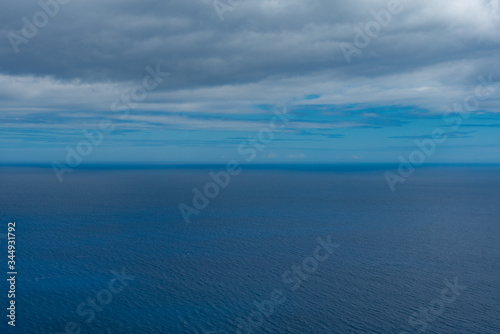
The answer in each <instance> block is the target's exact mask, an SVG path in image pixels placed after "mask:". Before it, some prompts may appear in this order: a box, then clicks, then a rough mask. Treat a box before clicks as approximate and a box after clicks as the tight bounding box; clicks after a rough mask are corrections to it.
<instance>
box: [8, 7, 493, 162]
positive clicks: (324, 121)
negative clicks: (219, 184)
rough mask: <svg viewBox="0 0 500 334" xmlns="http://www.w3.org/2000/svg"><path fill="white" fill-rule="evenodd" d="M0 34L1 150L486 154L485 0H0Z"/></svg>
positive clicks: (489, 101) (155, 158) (102, 154)
mask: <svg viewBox="0 0 500 334" xmlns="http://www.w3.org/2000/svg"><path fill="white" fill-rule="evenodd" d="M0 34H1V36H0V162H3V163H53V162H61V163H65V162H66V163H67V161H68V160H67V159H68V155H70V154H78V155H79V158H76V159H77V160H78V163H99V162H106V163H115V162H144V163H185V162H186V163H225V162H227V161H229V160H231V159H235V160H237V161H241V162H251V163H338V162H356V163H357V162H398V161H400V159H401V157H403V158H404V159H408V158H409V157H410V156H411V154H412V152H414V151H415V150H424V149H421V148H420V146H419V145H422V143H427V144H428V146H427V147H428V148H429V149H428V151H423V152H424V153H425V162H426V163H454V162H467V163H498V162H500V140H499V139H500V132H499V129H500V84H499V83H498V82H500V60H499V55H500V8H499V0H455V1H449V0H446V1H445V0H421V1H410V0H401V1H399V3H398V1H397V0H390V1H388V0H384V1H379V0H371V1H367V0H349V1H347V0H346V1H332V0H307V1H306V0H303V1H298V0H215V1H214V0H182V1H180V0H165V1H152V0H145V1H123V0H120V1H118V0H108V1H95V0H85V1H83V0H58V1H56V0H41V1H26V0H4V1H2V2H1V3H0ZM273 120H274V121H273ZM276 120H278V122H276ZM419 143H420V144H419ZM252 150H255V153H256V154H255V157H252V156H251V154H250V153H248V152H251V151H252ZM70 152H72V153H70ZM75 152H76V153H75Z"/></svg>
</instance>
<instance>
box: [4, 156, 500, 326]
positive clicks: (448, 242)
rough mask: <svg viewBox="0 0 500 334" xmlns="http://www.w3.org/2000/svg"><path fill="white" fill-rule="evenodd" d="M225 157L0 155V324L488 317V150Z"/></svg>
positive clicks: (499, 239) (493, 287)
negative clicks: (213, 161)
mask: <svg viewBox="0 0 500 334" xmlns="http://www.w3.org/2000/svg"><path fill="white" fill-rule="evenodd" d="M224 168H225V166H215V165H214V166H170V167H162V166H121V167H120V166H106V167H99V166H95V167H92V168H90V167H89V168H82V169H78V170H75V171H74V172H73V173H71V174H67V175H65V178H64V181H63V182H62V183H60V182H59V181H58V180H57V178H56V176H55V174H54V173H53V171H52V169H51V168H42V167H28V166H25V167H22V166H4V167H1V168H0V184H1V187H0V222H1V224H0V237H1V238H0V244H1V249H3V250H2V253H0V256H1V258H3V262H2V265H1V267H2V268H4V269H3V270H2V271H3V274H2V275H3V276H4V277H5V278H9V277H8V275H7V272H8V269H7V261H8V258H7V256H8V253H7V238H6V234H7V228H8V223H9V222H15V223H16V225H15V240H16V253H15V255H16V270H17V275H16V283H15V294H16V297H15V301H16V304H15V306H16V318H15V327H13V326H10V325H8V324H7V322H8V321H9V318H8V317H6V315H7V314H8V313H7V312H8V310H6V308H7V307H9V304H8V303H9V299H8V298H7V292H8V291H9V284H8V283H7V281H6V279H2V281H3V283H2V285H0V288H1V289H2V293H1V295H2V297H1V298H0V302H1V303H2V304H1V309H2V310H4V311H3V312H4V314H2V317H1V319H2V321H1V322H2V323H1V324H0V331H1V332H2V333H29V334H37V333H71V334H77V333H103V334H110V333H191V334H196V333H203V334H233V333H245V334H246V333H291V334H299V333H300V334H303V333H311V334H321V333H380V334H382V333H383V334H387V333H397V334H401V333H429V334H431V333H454V334H456V333H467V334H471V333H491V334H498V333H500V247H499V245H500V218H499V217H500V166H466V165H459V166H452V165H447V166H428V167H421V168H418V169H416V170H415V173H414V174H413V175H412V176H410V177H408V178H407V179H406V180H405V182H404V183H399V184H398V185H397V186H396V190H395V191H394V192H392V191H391V190H390V188H389V187H388V184H387V182H386V179H385V177H384V172H385V171H386V169H387V168H389V167H387V166H383V165H359V166H349V165H331V166H327V165H325V166H290V165H282V166H244V167H243V169H242V171H241V173H239V174H238V175H233V176H231V177H230V181H229V183H228V184H227V186H225V187H224V188H222V187H220V189H219V190H218V191H217V192H216V191H215V190H213V189H212V193H211V194H212V195H213V194H215V193H216V195H215V196H213V198H208V197H207V196H205V197H207V198H205V199H206V200H205V201H204V200H200V199H199V200H198V201H199V202H198V208H196V207H195V205H193V198H194V197H195V196H196V191H195V190H193V189H198V190H200V192H202V193H203V188H204V186H205V185H206V184H207V183H209V182H212V178H211V176H210V175H209V173H210V172H211V171H213V172H215V173H218V172H220V171H221V170H224ZM221 182H222V181H221ZM209 188H210V187H209ZM209 190H210V189H209ZM212 195H211V196H212ZM207 202H208V203H207ZM180 204H185V205H186V207H190V209H189V210H192V211H191V213H192V214H191V215H190V216H189V222H188V223H187V222H186V220H185V219H183V215H182V213H181V211H180V210H179V205H180ZM194 212H196V213H194Z"/></svg>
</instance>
